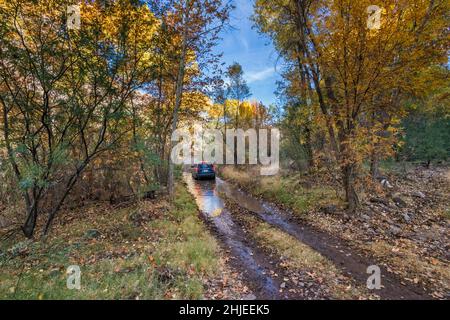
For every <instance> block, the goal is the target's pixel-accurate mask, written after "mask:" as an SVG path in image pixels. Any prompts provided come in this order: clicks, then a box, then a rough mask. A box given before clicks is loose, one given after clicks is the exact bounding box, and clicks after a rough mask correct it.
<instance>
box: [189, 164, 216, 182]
mask: <svg viewBox="0 0 450 320" xmlns="http://www.w3.org/2000/svg"><path fill="white" fill-rule="evenodd" d="M191 170H192V178H194V179H195V180H215V179H216V168H215V167H214V165H212V164H207V163H200V164H196V165H194V166H192V168H191Z"/></svg>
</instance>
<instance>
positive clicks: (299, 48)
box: [255, 0, 450, 211]
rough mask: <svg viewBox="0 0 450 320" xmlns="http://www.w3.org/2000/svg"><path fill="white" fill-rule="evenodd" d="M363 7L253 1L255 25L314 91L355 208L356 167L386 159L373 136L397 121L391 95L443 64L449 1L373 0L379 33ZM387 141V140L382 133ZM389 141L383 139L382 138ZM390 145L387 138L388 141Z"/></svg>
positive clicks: (310, 0) (387, 146)
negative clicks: (426, 70) (378, 14)
mask: <svg viewBox="0 0 450 320" xmlns="http://www.w3.org/2000/svg"><path fill="white" fill-rule="evenodd" d="M372 4H373V3H371V1H364V0H362V1H350V0H258V1H256V5H255V8H256V15H255V21H256V23H257V25H258V26H259V28H260V30H261V31H262V32H264V33H267V34H269V35H270V36H271V37H272V38H273V39H274V41H275V44H276V46H277V48H278V49H279V51H280V53H282V54H283V56H284V57H286V58H287V59H289V60H298V63H299V66H301V68H299V70H300V72H301V73H302V74H303V75H300V77H303V76H304V78H305V79H306V83H308V82H309V86H310V88H312V89H313V90H314V93H315V99H316V100H317V104H318V106H319V110H320V115H318V114H316V119H317V120H318V121H323V123H324V126H325V127H326V133H327V135H328V141H329V144H330V146H331V150H332V153H333V157H334V160H335V162H336V163H337V164H338V166H339V169H340V171H341V180H342V183H343V186H344V190H345V194H346V200H347V203H348V208H349V209H350V210H351V211H355V210H356V209H357V208H358V206H359V197H358V192H357V190H356V189H357V180H358V179H357V177H358V172H359V169H360V163H361V162H362V161H363V160H364V159H366V158H369V157H370V156H371V154H372V151H373V148H374V147H375V148H377V149H380V150H378V151H377V154H389V151H390V150H391V148H392V143H373V141H374V139H377V140H382V139H381V138H382V137H381V136H380V132H389V131H390V130H395V124H396V123H398V122H399V120H400V119H401V118H402V117H404V115H405V113H404V108H403V106H402V105H401V104H400V103H399V101H401V99H399V96H401V95H406V94H408V93H410V92H414V91H416V90H417V86H420V85H421V82H420V81H416V80H417V78H418V77H417V76H418V74H419V72H420V70H423V69H424V68H427V67H429V66H431V65H433V64H438V63H443V62H445V61H447V49H448V48H447V46H446V39H448V26H447V23H446V21H448V12H449V11H450V10H449V3H448V2H447V1H442V0H428V1H423V0H413V1H398V0H385V1H379V2H378V5H379V6H380V7H381V8H383V10H382V16H381V26H380V28H379V29H378V28H368V10H367V9H368V8H369V6H371V5H372ZM389 139H392V135H389ZM387 141H389V140H387ZM391 141H392V140H391Z"/></svg>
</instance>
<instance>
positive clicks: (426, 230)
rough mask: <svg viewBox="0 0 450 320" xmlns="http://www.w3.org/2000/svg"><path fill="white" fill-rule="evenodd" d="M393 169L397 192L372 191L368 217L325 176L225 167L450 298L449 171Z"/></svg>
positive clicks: (291, 211) (296, 214)
mask: <svg viewBox="0 0 450 320" xmlns="http://www.w3.org/2000/svg"><path fill="white" fill-rule="evenodd" d="M389 172H390V173H389V174H387V175H386V179H388V180H389V182H390V184H391V188H389V189H383V188H382V187H381V185H375V186H374V187H373V188H372V189H371V188H366V189H369V190H372V191H371V193H368V194H366V195H365V197H363V208H362V210H361V212H360V214H359V215H357V216H353V217H351V216H348V215H347V214H346V213H345V210H344V207H343V203H342V200H340V198H339V197H338V196H337V195H336V191H335V190H334V189H333V182H332V181H329V180H326V179H324V178H323V177H320V176H301V175H292V174H289V175H287V176H278V177H270V178H259V179H255V178H254V177H255V176H254V175H252V173H251V172H248V171H246V172H243V171H235V170H231V169H230V168H225V170H223V174H224V175H225V176H226V177H227V179H229V180H232V181H233V182H235V183H237V184H239V185H240V186H241V187H242V188H243V189H245V190H247V191H248V192H249V193H252V194H254V195H255V196H257V197H259V198H265V199H269V200H270V201H272V202H274V203H276V204H277V207H278V208H282V210H280V211H282V212H284V213H286V214H287V218H289V219H292V220H293V221H295V222H296V224H297V225H299V226H302V227H307V228H313V229H314V230H316V231H321V233H325V234H328V235H332V237H331V238H334V239H337V240H338V241H339V242H343V243H349V244H351V247H352V250H355V251H357V252H364V253H365V255H366V256H369V257H373V258H374V259H373V260H376V261H377V262H378V263H379V265H380V266H382V267H383V268H384V270H385V271H388V272H389V273H391V274H395V275H397V276H396V277H395V278H397V279H400V280H401V281H400V282H401V283H402V284H405V285H407V286H408V287H411V288H412V289H413V290H412V291H414V292H417V293H419V294H420V295H421V293H420V291H422V292H423V291H426V292H427V293H428V294H430V295H431V296H432V297H434V298H441V299H442V298H445V297H448V292H449V278H450V274H449V268H448V252H449V251H448V245H449V242H448V226H449V225H448V218H449V216H448V212H449V207H448V204H449V203H450V196H449V192H448V190H450V185H449V180H448V169H446V168H441V169H439V168H438V169H432V170H428V169H424V168H417V167H414V168H409V169H407V170H401V171H394V170H391V171H389ZM366 187H367V186H366ZM262 218H263V219H264V217H262ZM266 218H267V217H266ZM281 227H282V226H281ZM288 232H289V231H288ZM316 233H317V232H316ZM319 234H320V232H319ZM305 241H308V239H306V240H305ZM312 246H314V244H312ZM317 249H318V250H319V251H320V250H323V249H324V248H322V249H321V248H317ZM343 251H344V252H345V251H346V250H343ZM321 252H323V251H321Z"/></svg>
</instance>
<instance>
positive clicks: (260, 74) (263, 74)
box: [245, 67, 275, 83]
mask: <svg viewBox="0 0 450 320" xmlns="http://www.w3.org/2000/svg"><path fill="white" fill-rule="evenodd" d="M274 73H275V68H274V67H270V68H267V69H264V70H261V71H256V72H248V73H247V74H246V75H245V80H247V82H248V83H253V82H257V81H263V80H266V79H268V78H270V77H272V76H273V75H274Z"/></svg>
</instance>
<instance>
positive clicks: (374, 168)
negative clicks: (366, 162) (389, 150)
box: [370, 150, 380, 179]
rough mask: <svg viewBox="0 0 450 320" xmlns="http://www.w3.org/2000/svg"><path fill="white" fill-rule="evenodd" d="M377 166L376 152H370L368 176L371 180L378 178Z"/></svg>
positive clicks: (378, 162)
mask: <svg viewBox="0 0 450 320" xmlns="http://www.w3.org/2000/svg"><path fill="white" fill-rule="evenodd" d="M379 164H380V161H379V159H378V155H377V153H376V151H375V150H374V151H372V157H371V159H370V175H371V176H372V179H376V178H377V177H378V176H379Z"/></svg>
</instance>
